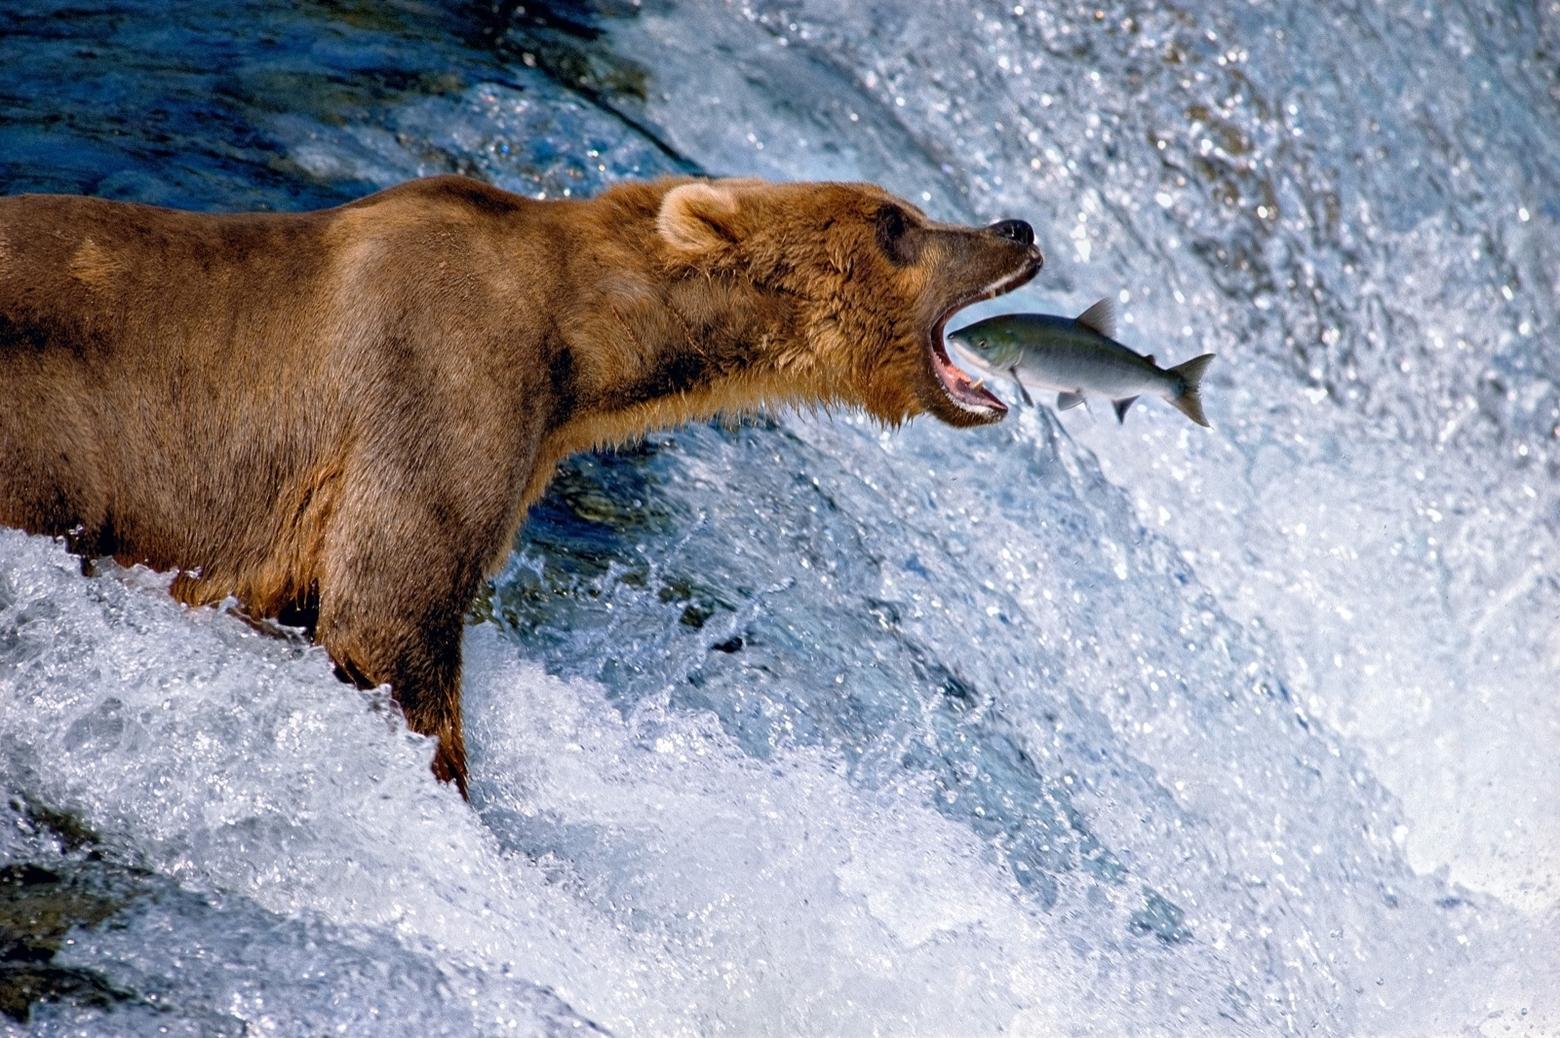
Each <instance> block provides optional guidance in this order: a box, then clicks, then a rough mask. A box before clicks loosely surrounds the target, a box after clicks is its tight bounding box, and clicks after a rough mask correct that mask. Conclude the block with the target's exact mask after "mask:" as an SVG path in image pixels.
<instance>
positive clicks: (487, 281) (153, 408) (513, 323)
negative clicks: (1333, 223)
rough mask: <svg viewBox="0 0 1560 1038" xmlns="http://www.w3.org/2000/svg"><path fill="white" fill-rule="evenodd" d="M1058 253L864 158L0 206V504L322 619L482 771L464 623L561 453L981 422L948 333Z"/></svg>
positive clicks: (177, 583) (332, 641)
mask: <svg viewBox="0 0 1560 1038" xmlns="http://www.w3.org/2000/svg"><path fill="white" fill-rule="evenodd" d="M1040 265H1041V255H1040V252H1039V250H1038V249H1036V248H1035V246H1034V240H1033V234H1032V232H1031V230H1030V228H1029V225H1028V224H1025V223H1023V222H1021V221H1017V220H1009V221H1004V222H1002V223H998V224H995V225H993V226H991V227H985V228H973V227H959V226H950V225H948V224H943V223H937V222H934V221H932V220H929V219H928V218H927V217H926V216H925V215H923V214H922V213H921V212H920V211H919V210H918V209H917V208H916V207H915V206H913V205H911V204H909V203H908V202H905V201H902V200H900V199H898V198H895V197H893V196H892V195H889V194H887V193H886V192H884V191H882V190H881V189H879V188H877V187H873V186H870V185H864V184H836V183H798V184H772V183H765V182H760V181H754V180H698V179H686V178H684V179H666V180H659V181H655V182H652V183H630V184H624V185H622V186H618V187H614V188H612V189H610V190H608V191H606V192H605V193H603V194H601V195H600V196H598V197H596V198H594V199H590V200H560V201H537V200H533V199H527V198H524V197H521V196H518V195H514V194H510V193H508V192H505V191H502V190H499V189H497V188H494V187H491V186H488V185H486V184H483V183H480V182H477V181H473V180H469V179H465V178H461V177H436V178H433V179H428V180H419V181H414V182H411V183H407V184H403V185H401V186H399V187H395V188H391V189H389V190H387V191H382V192H379V193H378V194H375V195H371V196H369V197H367V198H364V199H361V200H359V201H357V202H353V203H351V204H349V205H345V206H342V207H340V208H337V209H330V210H325V211H320V212H311V213H297V214H234V215H215V214H196V213H187V212H178V211H172V210H166V209H156V208H151V207H148V206H142V205H131V204H123V203H115V202H107V201H101V200H96V199H91V198H76V197H63V196H49V195H19V196H14V197H8V198H0V524H5V525H8V526H15V527H20V528H22V529H24V530H29V531H33V532H35V533H45V534H53V535H57V536H64V537H65V538H67V542H68V544H69V545H70V547H71V549H72V550H73V551H76V552H78V553H80V554H81V555H82V556H83V558H84V559H91V558H93V557H97V556H103V555H111V556H114V557H115V558H116V559H118V560H119V561H120V562H122V563H125V564H130V563H138V562H139V563H145V564H147V565H149V566H153V567H158V568H162V569H174V570H177V571H178V572H177V576H176V577H175V579H174V582H173V585H172V590H173V593H174V594H175V595H176V596H178V598H180V599H181V600H183V601H185V602H187V603H192V604H194V603H212V602H217V601H220V600H223V599H225V598H227V597H228V596H234V597H236V599H237V600H238V602H239V603H240V605H241V608H242V609H243V610H244V611H245V612H246V613H247V614H248V615H250V616H252V617H255V618H264V617H279V618H282V619H284V620H287V621H289V622H293V623H301V624H303V625H305V626H307V627H309V629H310V630H311V631H312V633H313V636H314V637H315V639H316V640H317V641H318V642H319V643H320V644H322V645H323V646H324V647H325V648H326V650H327V651H328V652H329V654H330V656H331V658H332V660H334V661H335V664H336V666H337V668H338V670H339V672H340V673H341V674H342V675H343V676H344V677H345V678H347V679H349V680H351V681H353V682H356V683H357V684H359V685H360V686H364V687H373V686H378V685H381V684H388V685H389V686H390V690H391V693H392V695H393V696H394V697H395V699H396V701H397V702H398V703H399V704H400V706H401V709H402V710H403V711H404V713H405V715H406V719H407V723H408V724H409V725H410V726H411V727H412V728H413V729H415V730H416V731H419V732H423V733H426V734H428V735H432V736H435V737H436V738H437V739H438V748H437V750H436V754H435V759H434V771H435V772H436V773H437V774H438V775H439V776H440V777H441V778H444V779H446V780H453V781H454V782H456V783H457V784H458V785H459V786H460V788H461V791H462V792H463V793H464V792H465V788H466V764H465V749H464V744H463V742H462V737H461V715H460V638H461V628H462V621H463V617H464V614H465V612H466V609H467V608H468V606H469V605H470V603H471V601H472V599H473V597H474V595H475V594H476V592H477V591H478V590H479V584H480V581H481V580H482V579H483V576H484V573H486V572H488V571H491V570H492V569H493V568H494V567H496V566H497V565H498V564H500V563H501V562H502V561H503V559H504V557H505V556H506V554H507V553H508V551H509V549H510V545H511V542H512V541H513V540H514V536H515V533H516V530H517V528H518V526H519V524H520V522H521V520H522V519H523V518H524V516H525V514H526V510H527V508H528V507H529V506H530V505H531V504H532V502H534V501H535V500H536V499H537V497H538V496H539V495H540V494H541V493H542V491H543V489H544V488H545V487H546V485H547V482H548V479H549V478H550V477H551V474H552V472H553V470H554V468H555V467H556V466H557V464H558V462H559V461H560V460H561V459H562V458H564V457H565V456H567V455H569V454H571V453H573V452H576V451H581V450H589V449H591V448H594V447H602V446H608V445H613V444H621V443H623V442H625V441H627V440H630V439H632V438H635V437H639V436H641V435H643V434H644V433H646V432H647V431H649V430H652V429H656V428H660V427H666V426H671V425H674V424H676V423H680V422H685V421H688V420H690V419H700V418H707V417H710V416H714V415H716V414H738V413H742V412H751V411H753V410H756V409H760V408H765V407H785V406H787V405H794V404H800V405H822V406H830V405H846V406H859V407H863V408H865V409H866V410H867V411H868V412H869V413H870V414H872V415H874V416H876V417H877V418H878V419H880V420H882V421H883V422H885V423H890V424H893V423H898V422H902V421H903V420H905V419H907V418H909V417H911V416H913V415H917V414H921V413H924V412H930V413H932V414H934V415H936V416H937V417H939V418H941V419H942V420H944V421H945V422H948V423H950V424H952V425H957V426H973V425H982V424H985V423H988V422H993V421H996V420H998V419H1000V418H1001V417H1002V415H1003V413H1004V410H1005V409H1004V407H1003V405H1002V403H1001V402H1000V401H999V400H997V399H996V398H995V397H993V396H992V395H991V394H990V393H988V392H986V391H985V390H984V389H983V388H982V387H981V386H980V385H979V384H972V383H971V382H970V380H969V379H968V378H967V377H966V376H965V375H964V374H963V373H962V372H960V371H959V370H958V369H957V368H955V367H953V366H952V365H951V364H950V363H949V362H948V358H947V355H946V354H945V353H944V351H943V343H942V330H943V325H944V323H945V322H946V321H947V320H948V318H949V317H950V316H951V315H952V314H953V313H954V312H955V311H956V310H958V309H959V308H960V307H962V306H965V305H966V304H969V303H971V302H974V301H975V300H978V299H985V298H989V297H991V296H994V295H996V294H998V293H1000V292H1004V291H1006V290H1009V289H1012V288H1015V287H1017V286H1018V285H1021V284H1023V283H1024V282H1026V281H1028V280H1029V279H1030V278H1031V277H1033V276H1034V275H1035V273H1036V272H1037V271H1038V270H1039V269H1040Z"/></svg>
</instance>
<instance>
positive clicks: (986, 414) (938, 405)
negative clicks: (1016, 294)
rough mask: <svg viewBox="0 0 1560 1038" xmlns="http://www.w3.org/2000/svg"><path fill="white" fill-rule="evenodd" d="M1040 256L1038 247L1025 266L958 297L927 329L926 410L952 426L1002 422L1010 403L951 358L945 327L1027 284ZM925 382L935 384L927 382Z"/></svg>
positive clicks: (921, 394) (1038, 263)
mask: <svg viewBox="0 0 1560 1038" xmlns="http://www.w3.org/2000/svg"><path fill="white" fill-rule="evenodd" d="M1039 255H1040V254H1039V252H1038V250H1035V251H1034V257H1035V258H1034V259H1033V260H1031V261H1028V262H1026V263H1025V265H1024V266H1022V267H1020V268H1019V269H1017V270H1015V271H1013V272H1012V273H1011V274H1008V275H1007V276H1006V277H1003V278H1000V279H998V280H997V281H996V282H995V283H993V284H990V285H987V286H986V287H984V288H982V289H981V290H979V291H978V292H973V293H971V294H969V295H967V296H965V297H963V298H962V299H959V300H958V301H957V302H955V303H954V304H953V305H952V306H949V307H948V308H947V309H946V310H944V311H943V312H942V314H941V315H940V316H939V317H938V318H937V321H936V323H934V324H933V325H932V327H931V330H930V331H929V332H927V336H926V362H927V365H928V366H929V367H930V368H931V372H930V374H931V378H930V379H927V380H923V388H922V390H921V393H920V396H921V403H922V406H924V407H925V408H926V410H928V411H930V412H931V413H932V414H934V415H936V416H937V417H938V418H940V419H942V420H943V421H944V422H947V423H948V424H949V425H953V426H960V427H969V426H975V425H991V424H993V423H995V422H1000V421H1001V420H1002V419H1003V418H1004V417H1005V416H1006V415H1007V404H1005V403H1003V402H1002V401H1001V400H999V399H998V398H997V397H996V396H995V395H994V394H993V393H991V391H990V390H988V389H986V387H985V386H983V385H981V383H979V382H974V381H971V380H970V376H969V375H967V374H966V373H965V372H964V371H962V370H961V369H960V368H959V367H958V366H956V365H955V364H954V363H953V362H952V361H951V360H949V359H948V352H947V350H946V349H945V348H944V346H943V329H944V328H946V327H947V325H948V321H949V320H950V319H951V318H952V317H953V315H954V314H956V313H958V312H959V311H960V310H962V309H964V308H965V307H966V306H969V305H971V304H973V303H978V302H980V301H982V300H984V299H994V298H996V297H997V296H1000V295H1003V294H1004V293H1007V292H1011V291H1013V289H1015V288H1018V287H1019V286H1020V285H1023V284H1025V283H1027V282H1028V281H1029V280H1030V279H1031V278H1033V277H1034V276H1035V274H1036V273H1038V272H1039V270H1040V260H1039V258H1038V257H1039ZM926 382H929V383H933V384H929V385H928V384H924V383H926Z"/></svg>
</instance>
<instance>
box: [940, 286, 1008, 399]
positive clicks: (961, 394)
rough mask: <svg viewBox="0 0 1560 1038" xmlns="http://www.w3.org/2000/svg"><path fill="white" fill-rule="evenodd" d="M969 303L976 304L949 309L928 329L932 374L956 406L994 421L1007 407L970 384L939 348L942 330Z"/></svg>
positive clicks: (944, 351) (991, 394)
mask: <svg viewBox="0 0 1560 1038" xmlns="http://www.w3.org/2000/svg"><path fill="white" fill-rule="evenodd" d="M973 302H977V300H976V299H971V300H970V301H969V302H968V303H960V304H959V305H958V306H955V307H953V308H952V309H951V310H949V311H948V312H947V313H945V314H943V315H942V316H941V317H939V318H938V319H937V323H936V324H935V325H933V326H932V331H931V336H930V340H929V345H930V346H931V349H932V374H934V375H936V376H937V382H938V384H939V385H941V386H942V389H943V392H944V393H947V394H948V399H950V400H952V401H953V402H954V403H955V404H956V405H957V406H959V407H960V408H962V409H964V410H966V411H969V412H971V413H973V414H977V415H980V416H981V417H982V418H987V419H991V420H995V419H997V418H1000V417H1001V416H1002V415H1004V414H1006V413H1007V409H1008V408H1007V404H1005V403H1003V402H1002V401H1001V400H1000V399H999V398H998V397H997V396H996V394H994V393H992V392H991V391H990V390H989V389H987V388H986V387H985V386H984V385H982V384H981V383H980V382H976V381H974V380H972V379H971V378H970V376H969V375H968V374H966V373H965V372H964V370H963V369H962V368H960V367H958V366H956V365H955V364H954V363H953V361H951V360H949V359H948V350H947V348H946V347H945V346H944V345H943V329H944V328H945V327H946V326H947V324H948V321H949V319H950V318H951V317H953V315H954V314H956V313H958V312H959V311H960V310H962V309H963V308H964V307H966V306H968V305H969V304H970V303H973Z"/></svg>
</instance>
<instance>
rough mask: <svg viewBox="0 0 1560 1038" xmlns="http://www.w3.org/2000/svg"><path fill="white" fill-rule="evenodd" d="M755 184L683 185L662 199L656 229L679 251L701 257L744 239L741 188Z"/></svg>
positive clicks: (701, 183)
mask: <svg viewBox="0 0 1560 1038" xmlns="http://www.w3.org/2000/svg"><path fill="white" fill-rule="evenodd" d="M751 183H753V181H744V180H716V181H699V182H697V183H693V184H682V185H679V186H678V187H674V188H672V189H671V190H670V191H668V192H667V193H666V197H664V198H663V199H661V211H660V213H659V214H657V216H656V220H655V226H656V229H657V230H658V231H660V232H661V237H662V238H663V239H665V241H666V243H667V244H668V245H670V246H672V247H673V248H674V249H677V250H678V251H679V252H685V253H690V254H701V253H706V252H711V251H713V250H716V249H719V248H722V247H724V246H727V245H734V244H736V243H737V242H739V241H741V240H742V231H741V227H740V211H741V205H740V201H739V199H738V196H737V189H738V188H739V187H742V186H745V185H747V184H751Z"/></svg>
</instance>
